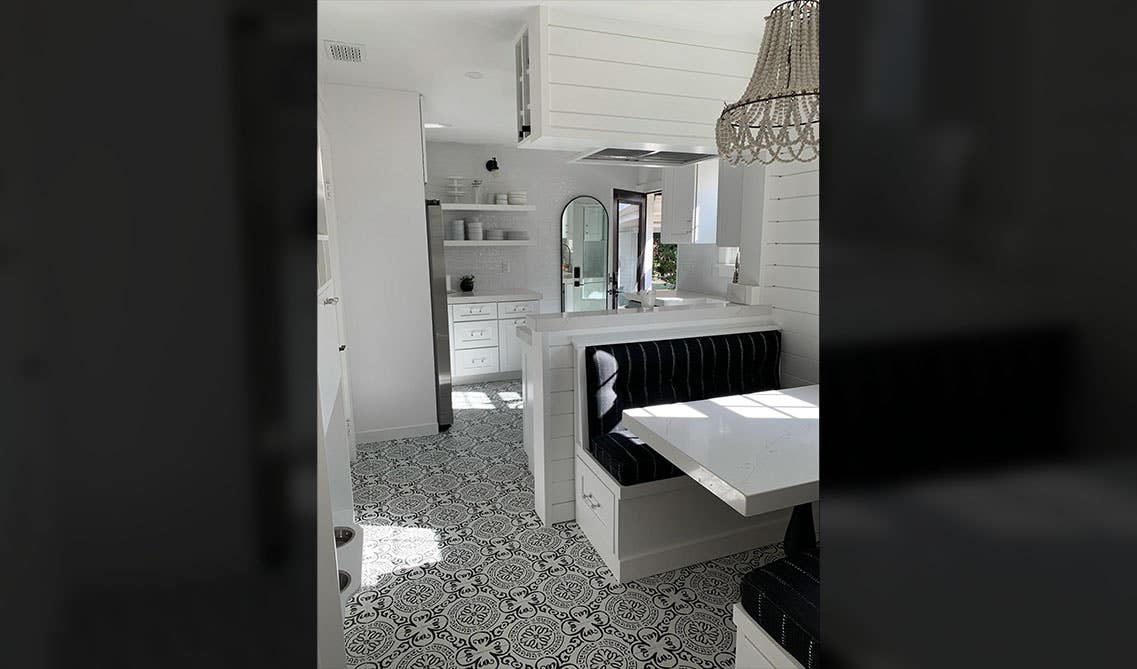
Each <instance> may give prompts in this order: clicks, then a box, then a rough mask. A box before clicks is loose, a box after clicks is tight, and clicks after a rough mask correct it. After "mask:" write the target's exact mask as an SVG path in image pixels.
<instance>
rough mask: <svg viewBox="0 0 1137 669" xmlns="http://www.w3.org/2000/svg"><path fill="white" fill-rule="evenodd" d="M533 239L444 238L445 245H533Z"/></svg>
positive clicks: (443, 243)
mask: <svg viewBox="0 0 1137 669" xmlns="http://www.w3.org/2000/svg"><path fill="white" fill-rule="evenodd" d="M532 244H533V240H532V239H502V240H492V239H481V240H475V239H446V240H443V242H442V245H443V246H531V245H532Z"/></svg>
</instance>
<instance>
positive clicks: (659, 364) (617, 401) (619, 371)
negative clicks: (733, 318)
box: [584, 330, 782, 436]
mask: <svg viewBox="0 0 1137 669" xmlns="http://www.w3.org/2000/svg"><path fill="white" fill-rule="evenodd" d="M781 344H782V337H781V332H779V331H777V330H762V331H759V332H742V333H737V334H726V335H711V336H707V337H689V338H686V339H662V340H656V341H643V342H630V343H624V344H601V345H597V346H588V347H586V348H585V349H584V364H585V380H586V384H587V388H586V391H587V393H588V397H587V398H586V401H587V404H588V430H589V435H590V436H595V435H602V434H606V433H608V432H610V431H611V430H612V429H614V428H615V427H616V426H617V425H619V424H620V419H621V417H622V413H623V410H624V409H631V408H635V407H643V406H649V405H652V404H666V403H670V402H693V401H695V400H703V399H707V398H710V397H722V396H724V395H738V394H741V393H754V392H759V391H763V390H777V389H778V388H780V384H779V381H778V377H779V369H778V368H779V365H778V361H779V358H780V357H781Z"/></svg>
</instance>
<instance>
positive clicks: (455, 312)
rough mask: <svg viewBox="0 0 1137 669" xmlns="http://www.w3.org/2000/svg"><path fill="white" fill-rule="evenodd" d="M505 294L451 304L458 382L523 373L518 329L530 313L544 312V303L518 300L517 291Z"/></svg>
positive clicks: (452, 349)
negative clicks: (483, 299) (489, 300)
mask: <svg viewBox="0 0 1137 669" xmlns="http://www.w3.org/2000/svg"><path fill="white" fill-rule="evenodd" d="M522 292H523V293H528V294H529V295H532V296H533V297H539V296H538V295H537V294H536V293H529V292H528V291H522ZM503 297H505V298H506V299H502V298H500V297H499V298H498V300H499V301H494V302H473V303H471V302H462V303H459V304H452V305H450V309H449V312H450V360H451V370H453V382H454V383H455V384H463V383H481V382H483V381H495V380H499V379H508V378H517V377H518V375H519V374H520V372H521V343H520V342H519V341H517V335H516V330H517V327H518V326H520V325H524V324H525V317H526V316H530V315H535V314H538V313H540V311H541V302H540V300H535V299H518V297H519V295H514V294H508V295H505V296H503ZM488 299H494V298H493V297H489V298H488Z"/></svg>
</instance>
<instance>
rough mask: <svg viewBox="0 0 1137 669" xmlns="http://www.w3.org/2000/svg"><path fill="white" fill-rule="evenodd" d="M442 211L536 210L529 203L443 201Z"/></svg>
mask: <svg viewBox="0 0 1137 669" xmlns="http://www.w3.org/2000/svg"><path fill="white" fill-rule="evenodd" d="M442 211H537V207H535V206H534V205H531V204H466V203H464V202H443V203H442Z"/></svg>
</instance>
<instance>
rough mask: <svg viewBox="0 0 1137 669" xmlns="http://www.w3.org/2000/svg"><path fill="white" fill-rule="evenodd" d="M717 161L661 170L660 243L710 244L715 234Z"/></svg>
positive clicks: (716, 217)
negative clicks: (661, 209) (661, 208)
mask: <svg viewBox="0 0 1137 669" xmlns="http://www.w3.org/2000/svg"><path fill="white" fill-rule="evenodd" d="M718 178H719V161H717V160H704V161H702V162H700V163H696V164H694V165H689V166H687V167H668V168H664V170H663V211H662V212H661V221H660V223H661V228H662V229H661V232H660V238H661V241H662V242H663V243H664V244H714V243H715V240H716V239H717V237H718V234H717V228H718V210H719V194H718V189H719V187H718Z"/></svg>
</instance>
